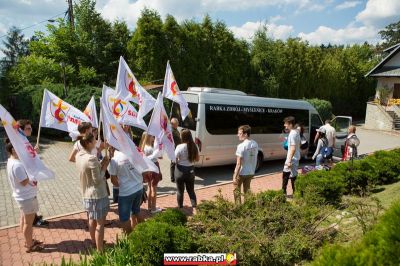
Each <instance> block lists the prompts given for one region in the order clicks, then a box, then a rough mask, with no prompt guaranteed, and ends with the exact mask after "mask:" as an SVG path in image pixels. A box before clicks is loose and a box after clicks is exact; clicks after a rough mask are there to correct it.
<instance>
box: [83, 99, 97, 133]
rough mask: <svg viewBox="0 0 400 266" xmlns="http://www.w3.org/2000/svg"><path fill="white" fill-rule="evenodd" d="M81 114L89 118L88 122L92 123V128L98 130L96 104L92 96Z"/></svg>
mask: <svg viewBox="0 0 400 266" xmlns="http://www.w3.org/2000/svg"><path fill="white" fill-rule="evenodd" d="M83 113H84V114H85V115H86V116H87V117H89V119H90V122H91V123H92V127H95V128H98V127H99V122H98V120H97V110H96V102H95V100H94V96H92V98H91V99H90V101H89V103H88V105H87V106H86V108H85V110H84V111H83Z"/></svg>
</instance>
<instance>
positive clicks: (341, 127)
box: [331, 116, 353, 158]
mask: <svg viewBox="0 0 400 266" xmlns="http://www.w3.org/2000/svg"><path fill="white" fill-rule="evenodd" d="M352 120H353V119H352V117H351V116H336V117H335V118H334V119H333V120H332V123H331V125H332V126H333V127H334V128H335V130H336V140H335V149H334V152H333V156H334V157H339V158H342V155H343V150H344V144H345V142H346V138H347V135H348V129H349V127H350V126H351V124H352V122H353V121H352Z"/></svg>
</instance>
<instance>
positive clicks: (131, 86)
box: [125, 73, 137, 98]
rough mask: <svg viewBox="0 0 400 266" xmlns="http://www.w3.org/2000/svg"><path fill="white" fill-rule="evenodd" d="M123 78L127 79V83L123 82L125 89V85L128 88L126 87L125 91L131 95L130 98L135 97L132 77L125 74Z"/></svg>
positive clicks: (135, 92)
mask: <svg viewBox="0 0 400 266" xmlns="http://www.w3.org/2000/svg"><path fill="white" fill-rule="evenodd" d="M125 77H127V80H126V81H127V82H126V81H125V87H126V84H128V87H126V89H127V90H128V91H129V93H130V94H131V96H132V97H133V98H135V97H137V91H136V86H135V81H134V79H133V77H132V76H131V75H130V74H129V73H126V76H125Z"/></svg>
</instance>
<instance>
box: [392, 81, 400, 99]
mask: <svg viewBox="0 0 400 266" xmlns="http://www.w3.org/2000/svg"><path fill="white" fill-rule="evenodd" d="M393 98H394V99H400V83H395V84H394V88H393Z"/></svg>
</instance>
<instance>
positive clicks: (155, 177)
mask: <svg viewBox="0 0 400 266" xmlns="http://www.w3.org/2000/svg"><path fill="white" fill-rule="evenodd" d="M154 140H155V138H154V136H152V135H148V134H147V133H146V132H144V133H143V135H142V139H141V141H140V145H139V146H140V149H141V150H142V151H143V153H144V155H146V156H147V158H149V159H150V160H152V162H153V163H154V164H155V165H157V167H158V171H159V173H156V172H147V173H146V174H145V175H144V176H143V180H144V182H146V183H148V185H149V197H148V200H147V204H148V210H149V211H150V212H151V213H152V214H154V213H158V212H160V211H162V209H161V208H159V207H157V185H158V182H160V181H161V180H162V174H161V170H160V165H159V163H158V159H159V158H162V157H161V152H160V150H159V149H156V148H155V147H154Z"/></svg>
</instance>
